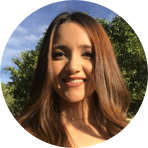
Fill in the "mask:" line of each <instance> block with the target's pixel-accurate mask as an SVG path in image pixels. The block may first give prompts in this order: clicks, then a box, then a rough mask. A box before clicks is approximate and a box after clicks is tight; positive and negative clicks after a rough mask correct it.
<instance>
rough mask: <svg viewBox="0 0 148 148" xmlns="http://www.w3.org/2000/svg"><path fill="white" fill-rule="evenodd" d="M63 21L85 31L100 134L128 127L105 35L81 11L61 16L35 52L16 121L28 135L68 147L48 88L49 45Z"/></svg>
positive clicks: (123, 92)
mask: <svg viewBox="0 0 148 148" xmlns="http://www.w3.org/2000/svg"><path fill="white" fill-rule="evenodd" d="M66 21H72V22H76V23H78V24H80V25H81V26H82V27H83V28H84V29H85V30H86V32H87V33H88V37H89V39H90V41H91V44H92V47H93V49H94V51H95V88H96V91H95V98H94V99H95V102H96V108H97V123H98V126H99V127H100V132H101V134H102V135H103V136H104V137H106V139H109V138H111V137H113V136H114V135H116V134H118V133H119V132H120V131H121V130H122V129H123V128H124V127H126V125H127V124H128V122H127V121H126V114H127V110H128V107H129V104H130V95H129V93H128V91H127V88H126V86H125V84H124V80H123V77H122V74H121V73H120V70H119V67H118V64H117V61H116V57H115V54H114V51H113V47H112V45H111V42H110V40H109V37H108V35H107V34H106V32H105V30H104V29H103V28H102V26H101V25H100V24H99V23H98V22H97V21H96V20H95V19H94V18H92V17H91V16H89V15H86V14H83V13H81V12H74V13H62V14H60V15H58V16H57V17H56V18H55V19H54V20H53V21H52V23H51V24H50V26H49V28H48V29H47V32H46V34H45V37H44V40H43V43H42V46H41V49H40V51H39V57H38V64H37V68H36V71H35V76H34V79H33V82H32V85H31V89H30V94H29V97H30V99H29V101H28V102H27V103H26V104H25V106H24V108H23V110H22V111H21V113H20V115H19V116H18V117H17V118H16V119H17V120H18V122H19V123H20V124H21V125H22V126H23V127H24V128H25V129H26V130H28V131H29V132H30V133H31V134H33V135H34V136H36V137H37V138H39V139H41V140H43V141H45V142H48V143H51V144H53V145H58V146H71V143H70V142H69V141H68V135H67V132H66V129H65V127H64V125H63V123H62V120H61V118H60V115H59V110H58V105H57V100H56V93H55V92H54V90H53V88H52V84H53V72H52V43H53V39H54V35H55V32H56V30H57V28H58V26H59V25H61V24H62V23H64V22H66Z"/></svg>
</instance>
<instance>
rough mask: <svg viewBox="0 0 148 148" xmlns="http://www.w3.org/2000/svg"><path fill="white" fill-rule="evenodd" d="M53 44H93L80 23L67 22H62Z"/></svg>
mask: <svg viewBox="0 0 148 148" xmlns="http://www.w3.org/2000/svg"><path fill="white" fill-rule="evenodd" d="M53 44H69V45H75V46H76V45H80V44H88V45H91V43H90V40H89V36H88V34H87V32H86V30H85V29H84V28H83V27H82V26H81V25H80V24H78V23H75V22H65V23H63V24H61V25H60V26H59V27H58V29H57V31H56V33H55V37H54V42H53Z"/></svg>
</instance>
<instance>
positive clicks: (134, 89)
mask: <svg viewBox="0 0 148 148" xmlns="http://www.w3.org/2000/svg"><path fill="white" fill-rule="evenodd" d="M85 13H86V14H89V13H88V12H85ZM96 20H97V21H98V22H99V23H100V24H101V25H102V26H103V27H104V29H105V30H106V32H107V34H108V35H109V37H110V40H111V42H112V45H113V47H114V50H115V54H116V57H117V61H118V64H119V67H120V70H121V72H122V74H123V77H124V78H125V81H126V83H127V85H128V87H129V89H130V94H131V97H132V103H131V105H130V108H129V111H128V116H132V115H135V114H136V113H137V111H138V110H139V108H140V105H141V103H142V101H143V98H144V95H145V91H146V85H147V62H146V56H145V53H144V50H143V47H142V45H141V43H140V40H139V39H138V37H137V35H136V33H135V32H134V31H133V29H132V28H131V27H130V26H129V25H128V23H127V22H126V21H124V20H123V19H122V18H121V17H120V16H116V17H115V18H113V20H112V21H110V22H108V21H107V20H105V19H98V18H96ZM46 30H47V29H46ZM46 30H45V32H44V33H43V36H42V38H41V39H40V40H39V42H38V44H37V46H36V50H30V51H26V52H22V53H21V54H20V57H21V59H19V58H15V59H14V58H13V59H12V61H13V62H14V64H15V65H16V66H17V68H14V67H5V68H4V71H10V72H11V77H10V79H11V80H12V82H9V83H8V85H7V86H6V87H5V89H3V93H4V92H5V91H6V92H7V93H9V94H10V95H11V97H12V98H13V99H6V103H7V105H8V107H9V109H10V111H11V112H12V113H13V115H17V113H18V111H19V110H21V109H22V106H23V103H24V102H25V101H26V100H27V99H28V89H29V87H30V84H31V81H32V79H33V75H34V71H35V68H36V64H37V58H38V52H39V50H40V47H41V44H42V41H43V38H44V35H45V33H46ZM2 85H3V84H2ZM3 88H4V85H3ZM4 90H5V91H4ZM4 97H5V98H9V97H8V96H6V95H5V93H4ZM9 100H11V101H9Z"/></svg>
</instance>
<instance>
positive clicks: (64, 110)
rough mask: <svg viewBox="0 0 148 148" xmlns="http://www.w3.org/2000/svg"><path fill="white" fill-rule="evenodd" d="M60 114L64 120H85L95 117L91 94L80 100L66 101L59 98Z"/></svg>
mask: <svg viewBox="0 0 148 148" xmlns="http://www.w3.org/2000/svg"><path fill="white" fill-rule="evenodd" d="M59 108H60V114H61V117H62V119H63V120H64V121H67V122H74V121H77V120H79V121H80V120H81V121H87V120H89V119H91V118H95V117H96V107H95V103H94V96H93V94H92V95H91V96H89V97H88V98H85V99H83V100H82V101H80V102H68V101H66V100H65V99H61V98H60V99H59Z"/></svg>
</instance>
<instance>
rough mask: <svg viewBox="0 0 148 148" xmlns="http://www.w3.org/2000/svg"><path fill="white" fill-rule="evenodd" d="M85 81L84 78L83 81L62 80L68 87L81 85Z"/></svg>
mask: <svg viewBox="0 0 148 148" xmlns="http://www.w3.org/2000/svg"><path fill="white" fill-rule="evenodd" d="M85 81H86V80H84V81H83V82H79V83H70V82H65V81H64V80H63V82H64V84H66V85H67V86H69V87H78V86H81V85H82V84H84V82H85Z"/></svg>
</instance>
